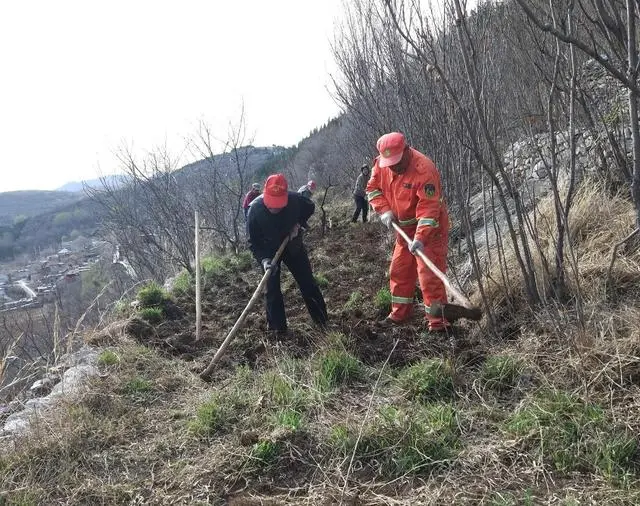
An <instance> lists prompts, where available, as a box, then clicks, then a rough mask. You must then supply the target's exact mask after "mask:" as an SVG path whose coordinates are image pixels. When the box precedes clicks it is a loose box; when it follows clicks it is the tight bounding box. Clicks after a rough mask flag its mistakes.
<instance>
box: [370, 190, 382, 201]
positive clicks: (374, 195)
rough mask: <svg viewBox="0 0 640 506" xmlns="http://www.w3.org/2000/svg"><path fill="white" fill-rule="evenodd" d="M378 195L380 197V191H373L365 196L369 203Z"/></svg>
mask: <svg viewBox="0 0 640 506" xmlns="http://www.w3.org/2000/svg"><path fill="white" fill-rule="evenodd" d="M380 195H382V190H373V191H371V192H369V193H368V194H367V200H368V201H369V202H371V201H372V200H373V199H375V198H376V197H379V196H380Z"/></svg>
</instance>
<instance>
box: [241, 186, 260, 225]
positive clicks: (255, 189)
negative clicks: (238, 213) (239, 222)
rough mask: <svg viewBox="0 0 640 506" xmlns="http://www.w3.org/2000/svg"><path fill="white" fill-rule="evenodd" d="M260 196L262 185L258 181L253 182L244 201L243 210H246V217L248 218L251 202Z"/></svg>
mask: <svg viewBox="0 0 640 506" xmlns="http://www.w3.org/2000/svg"><path fill="white" fill-rule="evenodd" d="M259 196H260V185H259V184H258V183H253V184H252V185H251V190H249V192H248V193H247V194H246V195H245V196H244V200H243V201H242V210H243V211H244V219H245V220H246V219H247V214H248V213H249V206H250V205H251V202H253V201H254V200H255V199H256V198H257V197H259Z"/></svg>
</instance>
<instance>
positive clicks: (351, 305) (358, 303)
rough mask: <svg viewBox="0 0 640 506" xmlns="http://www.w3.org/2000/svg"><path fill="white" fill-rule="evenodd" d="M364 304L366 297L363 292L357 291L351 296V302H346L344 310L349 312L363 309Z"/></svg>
mask: <svg viewBox="0 0 640 506" xmlns="http://www.w3.org/2000/svg"><path fill="white" fill-rule="evenodd" d="M363 302H364V295H362V292H361V291H359V290H356V291H355V292H351V295H349V300H347V302H345V304H344V308H345V309H346V310H348V311H353V310H354V309H359V308H361V307H362V305H363Z"/></svg>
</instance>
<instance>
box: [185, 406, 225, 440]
mask: <svg viewBox="0 0 640 506" xmlns="http://www.w3.org/2000/svg"><path fill="white" fill-rule="evenodd" d="M223 421H224V415H223V412H222V408H221V407H220V404H219V403H218V401H217V400H216V399H212V400H210V401H207V402H205V403H203V404H201V405H200V406H198V410H197V411H196V417H195V419H194V420H191V421H190V422H189V425H188V430H189V432H191V433H192V434H195V435H196V436H200V437H203V436H211V435H213V434H215V433H216V432H217V431H218V430H219V429H220V428H221V427H222V425H223Z"/></svg>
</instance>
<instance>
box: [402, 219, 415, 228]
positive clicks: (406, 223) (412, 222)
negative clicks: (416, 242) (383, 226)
mask: <svg viewBox="0 0 640 506" xmlns="http://www.w3.org/2000/svg"><path fill="white" fill-rule="evenodd" d="M416 223H418V218H409V219H408V220H398V225H400V226H401V227H408V226H409V225H415V224H416Z"/></svg>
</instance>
